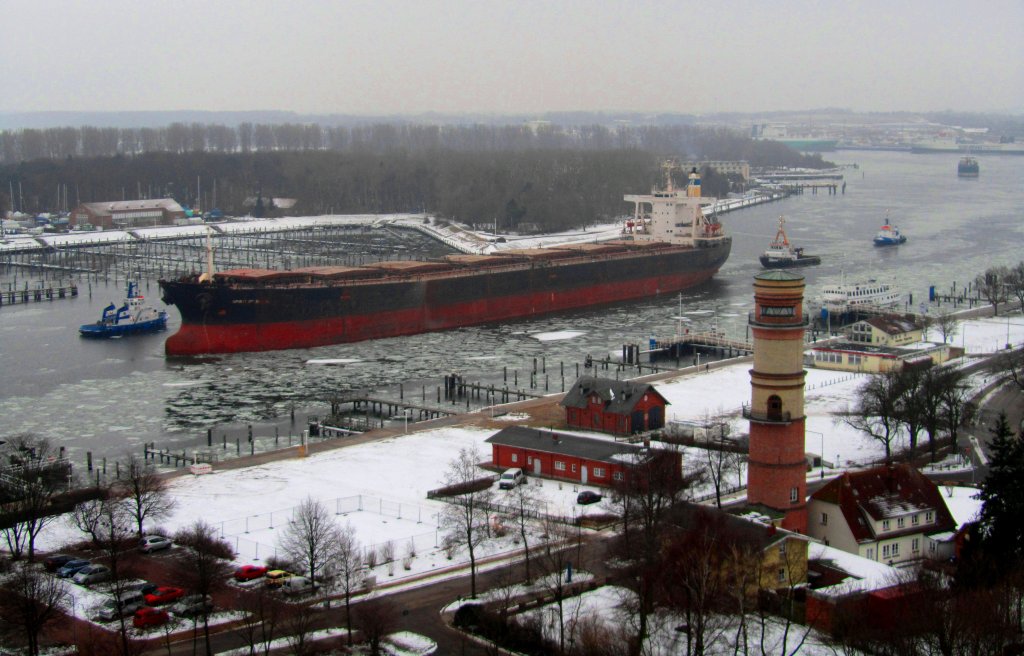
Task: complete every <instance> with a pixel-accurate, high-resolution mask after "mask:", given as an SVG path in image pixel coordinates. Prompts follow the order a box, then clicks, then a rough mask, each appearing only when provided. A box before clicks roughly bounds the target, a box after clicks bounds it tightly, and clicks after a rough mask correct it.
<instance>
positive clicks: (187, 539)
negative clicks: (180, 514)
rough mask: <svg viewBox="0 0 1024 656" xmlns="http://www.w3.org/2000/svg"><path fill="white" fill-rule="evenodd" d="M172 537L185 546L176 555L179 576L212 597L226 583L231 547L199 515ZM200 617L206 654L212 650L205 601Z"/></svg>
mask: <svg viewBox="0 0 1024 656" xmlns="http://www.w3.org/2000/svg"><path fill="white" fill-rule="evenodd" d="M174 541H175V542H177V543H178V544H179V545H181V546H182V547H184V552H185V553H184V555H182V556H181V557H180V558H179V561H178V569H179V575H180V577H181V580H182V581H183V582H184V583H185V585H186V586H187V587H188V589H190V590H191V591H192V592H194V593H195V594H198V595H201V596H202V597H203V598H204V599H205V598H206V597H211V598H212V597H213V595H214V594H216V593H217V592H218V591H219V590H222V589H223V588H224V586H225V581H226V580H227V577H228V576H229V575H230V573H231V566H230V564H229V562H228V561H226V560H224V557H230V556H231V555H232V554H231V549H230V547H229V546H228V545H227V544H226V543H224V542H222V541H221V540H220V539H218V537H217V529H215V528H214V527H213V526H211V525H210V524H207V523H206V522H205V521H203V520H202V519H197V520H195V521H194V522H192V523H191V524H190V525H188V526H187V527H185V528H184V529H182V530H180V531H178V533H177V534H175V536H174ZM199 617H201V618H202V620H203V639H204V643H205V645H206V654H207V656H210V655H211V654H212V653H213V650H212V648H211V646H210V613H209V609H208V608H206V606H205V605H204V606H203V608H202V610H201V611H200V614H199Z"/></svg>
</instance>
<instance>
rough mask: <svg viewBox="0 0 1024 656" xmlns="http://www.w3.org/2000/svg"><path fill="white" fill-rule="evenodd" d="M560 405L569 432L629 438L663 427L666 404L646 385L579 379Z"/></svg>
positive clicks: (600, 379)
mask: <svg viewBox="0 0 1024 656" xmlns="http://www.w3.org/2000/svg"><path fill="white" fill-rule="evenodd" d="M561 405H562V407H564V408H565V423H567V424H568V425H569V426H570V427H572V428H581V429H584V430H595V431H600V432H602V433H611V434H613V435H632V434H633V433H641V432H643V431H647V430H655V429H657V428H662V427H664V426H665V406H667V405H668V401H666V400H665V397H664V396H662V395H661V394H659V393H658V391H657V390H656V389H654V386H653V385H649V384H647V383H633V382H630V381H626V380H615V379H612V378H598V377H596V376H580V378H579V379H578V380H577V381H576V382H575V383H573V386H572V388H570V389H569V391H567V392H566V393H565V396H564V397H563V398H562V401H561Z"/></svg>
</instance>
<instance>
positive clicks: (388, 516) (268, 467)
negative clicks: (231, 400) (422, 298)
mask: <svg viewBox="0 0 1024 656" xmlns="http://www.w3.org/2000/svg"><path fill="white" fill-rule="evenodd" d="M1008 325H1009V326H1010V330H1011V338H1012V339H1024V324H1022V322H1021V320H1020V318H1019V317H1018V318H1015V319H1010V320H1007V319H1004V318H1000V319H993V320H984V319H982V320H971V321H966V322H964V323H963V325H962V330H964V331H965V332H964V334H965V337H964V341H965V343H966V344H968V346H969V349H970V348H976V349H981V348H983V347H984V345H986V344H993V345H995V343H996V340H997V338H999V337H1000V336H1001V337H1002V340H1003V341H1005V331H1006V330H1007V326H1008ZM1015 330H1016V331H1018V332H1014V331H1015ZM559 337H562V336H561V335H559ZM549 338H550V337H549ZM564 338H568V339H571V338H572V336H571V335H570V336H566V337H564ZM974 339H977V342H975V341H972V340H974ZM749 368H750V363H749V361H741V362H736V363H734V364H730V365H725V366H722V367H720V368H716V369H712V370H710V371H702V372H699V373H696V374H690V375H681V376H678V377H676V378H673V379H670V380H666V381H662V382H659V383H657V384H656V386H657V388H658V390H659V391H660V392H661V393H662V394H663V395H664V396H665V397H666V398H667V399H668V400H669V402H670V403H671V405H670V406H669V415H670V417H671V418H673V419H681V420H695V421H701V420H703V419H704V418H706V417H708V416H716V415H725V416H727V417H728V420H729V421H730V422H731V423H732V424H733V431H734V433H743V432H746V430H747V428H746V423H745V422H744V421H742V419H741V416H740V409H741V406H742V405H743V404H744V403H747V402H749V399H750V375H749ZM866 376H867V375H866V374H854V373H845V372H834V371H826V370H820V369H808V370H807V386H806V392H805V399H806V402H805V411H806V414H807V433H806V450H807V451H808V452H813V453H819V452H822V453H823V456H824V459H825V461H826V462H827V463H829V464H831V466H832V469H833V471H834V470H836V469H845V468H849V467H852V466H861V465H865V464H868V463H870V462H872V461H876V460H877V459H878V458H880V457H881V456H882V455H883V451H882V447H881V445H880V444H879V443H878V442H875V441H873V440H870V439H868V438H867V437H865V436H864V435H862V434H861V433H859V432H857V431H855V430H853V429H852V428H850V427H849V426H847V425H846V424H845V423H843V422H841V421H837V419H836V417H835V415H834V414H833V413H835V412H837V411H842V410H844V409H846V408H847V407H848V406H851V405H852V404H853V403H854V402H855V399H856V395H857V389H858V387H859V386H860V385H861V384H863V382H864V381H865V380H866ZM985 380H986V376H984V375H981V376H973V377H972V378H971V381H972V384H974V385H978V386H980V385H983V384H984V382H985ZM522 417H523V415H521V414H518V415H516V414H514V415H508V416H506V417H505V419H508V420H512V419H515V418H522ZM494 432H495V431H494V430H488V429H483V428H475V427H446V428H435V429H430V430H425V431H420V432H413V433H409V434H406V435H400V436H396V437H389V438H386V439H382V440H379V441H375V442H372V443H368V444H361V445H356V446H352V447H349V448H344V449H338V450H334V451H329V452H325V453H320V454H316V455H312V456H310V457H307V458H293V459H289V460H281V461H276V462H272V463H268V464H265V465H259V466H254V467H249V468H245V469H235V470H223V471H218V470H216V468H215V470H214V472H213V473H212V474H209V475H204V476H186V477H181V478H176V479H173V480H172V481H171V484H170V494H171V495H172V497H173V498H174V499H175V501H176V508H175V509H174V511H173V513H172V514H171V516H169V517H167V518H166V519H164V520H163V521H162V522H161V528H163V529H164V530H167V531H170V532H174V531H176V530H178V529H180V528H183V527H184V526H186V525H188V524H190V523H191V522H193V521H194V520H195V519H197V518H200V517H201V518H203V519H204V520H205V521H207V522H209V523H210V524H212V525H213V526H214V527H216V528H217V529H218V530H219V532H220V533H221V535H222V536H223V538H224V539H225V540H227V541H228V542H229V543H231V545H232V546H233V547H234V548H235V550H236V551H237V553H238V557H237V560H238V562H239V563H245V562H259V561H263V560H266V559H267V558H270V557H272V556H275V555H277V549H278V538H277V536H278V533H279V532H280V529H281V528H282V527H283V526H284V525H285V524H286V523H287V521H288V519H289V517H290V515H291V512H292V509H293V508H294V507H296V506H297V505H298V504H299V503H300V502H301V501H303V500H304V499H305V498H306V497H307V496H308V497H313V498H315V499H318V500H320V502H321V503H323V504H324V505H325V506H326V507H327V508H328V509H329V510H331V511H333V512H334V513H335V516H336V517H337V521H338V522H339V524H350V525H351V526H352V527H353V528H354V529H355V532H356V536H357V539H358V540H359V541H360V543H361V544H362V545H363V547H364V549H367V550H369V549H374V550H376V551H380V550H381V549H382V548H384V547H385V545H388V544H389V543H390V545H391V549H392V551H393V553H394V556H395V560H394V562H393V563H392V564H390V565H385V564H382V565H378V567H377V569H376V571H375V572H374V573H375V574H376V576H377V580H378V582H385V581H389V580H398V579H402V578H406V577H410V576H414V575H420V574H426V573H429V572H431V571H441V570H443V569H445V568H447V567H450V566H452V565H458V564H460V563H463V562H465V560H466V555H465V554H464V553H462V552H461V551H456V552H455V553H454V554H453V555H452V556H453V557H452V558H451V559H449V558H448V553H447V552H446V551H445V549H444V548H443V545H444V530H443V528H441V527H440V526H439V514H440V512H441V511H442V509H443V508H444V503H443V502H442V501H436V500H430V499H427V498H426V497H427V491H428V490H430V489H433V488H437V487H440V486H441V485H442V484H443V479H444V476H445V472H446V469H447V468H448V465H449V463H451V462H452V460H453V459H454V458H455V457H456V455H457V454H458V452H459V450H460V449H462V448H465V447H471V448H476V449H477V450H478V452H479V454H480V458H481V461H483V462H486V461H488V460H489V459H490V448H489V445H487V444H485V443H484V440H486V439H487V438H488V437H490V436H491V435H493V434H494ZM605 439H610V438H608V437H607V436H605ZM701 457H702V452H700V451H698V450H695V449H687V450H686V451H685V452H684V460H685V461H687V462H691V463H692V462H694V461H696V460H697V459H699V458H701ZM479 473H480V474H481V475H484V474H486V473H487V472H486V471H485V470H482V469H481V470H480V472H479ZM814 474H816V472H814V473H812V475H814ZM734 476H735V477H736V482H742V480H741V479H743V478H745V476H743V474H742V472H740V473H739V474H738V475H734ZM530 484H531V486H533V487H534V489H535V490H536V491H537V494H538V503H540V504H543V505H544V506H545V507H546V510H547V512H549V513H551V514H558V515H562V516H568V517H572V516H575V515H579V514H591V513H607V512H609V511H611V510H613V508H612V507H611V502H610V501H609V500H608V499H605V500H603V501H602V502H600V503H598V504H594V505H591V506H585V507H584V506H579V505H578V504H577V503H576V495H577V493H578V492H579V491H581V490H583V489H594V490H598V488H595V487H593V486H581V485H576V484H572V483H566V482H561V483H560V482H557V481H550V480H541V479H531V480H530ZM727 484H728V485H732V484H733V482H732V481H727ZM598 491H600V490H598ZM496 494H498V495H499V497H498V501H499V502H500V500H501V496H502V495H507V494H508V493H507V492H502V491H496ZM951 500H952V501H951V503H952V504H956V505H957V509H956V510H954V513H955V514H956V515H957V518H958V521H966V519H968V518H969V514H970V513H972V512H975V511H976V507H975V510H973V511H972V510H971V506H970V503H969V502H970V500H969V499H968V500H966V501H965V500H963V499H962V498H961V495H960V493H957V494H956V495H954V496H953V497H951ZM961 505H962V506H963V510H962V511H961V510H960V506H961ZM975 506H976V504H975ZM154 528H155V527H154ZM81 539H82V536H81V534H80V533H79V532H78V531H76V530H75V529H74V528H72V526H71V525H70V523H69V522H67V521H63V520H62V521H57V522H54V523H53V524H51V525H50V526H48V527H47V528H46V529H45V530H44V532H43V534H42V536H41V537H40V540H39V548H41V549H43V550H46V551H56V550H59V549H60V548H61V547H63V546H65V545H67V544H70V543H73V542H77V541H79V540H81ZM516 549H517V545H516V543H515V542H514V541H513V540H512V537H511V536H510V535H509V536H506V537H504V538H499V539H494V540H490V541H488V543H487V544H486V545H485V546H484V547H483V549H482V550H481V552H482V553H481V556H484V557H486V556H489V555H495V554H501V553H511V552H513V551H515V550H516ZM412 552H415V556H413V557H412V558H411V559H410V558H408V555H409V554H410V553H412ZM406 566H408V568H406Z"/></svg>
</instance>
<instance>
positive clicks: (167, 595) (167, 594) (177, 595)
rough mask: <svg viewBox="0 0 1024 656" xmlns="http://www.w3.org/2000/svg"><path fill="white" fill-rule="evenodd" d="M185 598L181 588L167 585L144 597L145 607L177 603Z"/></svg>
mask: <svg viewBox="0 0 1024 656" xmlns="http://www.w3.org/2000/svg"><path fill="white" fill-rule="evenodd" d="M184 596H185V590H183V589H182V588H175V587H173V586H169V585H162V586H160V587H159V588H157V589H156V590H154V591H152V592H150V593H149V594H148V595H146V605H147V606H159V605H160V604H169V603H171V602H172V601H177V600H179V599H181V598H182V597H184Z"/></svg>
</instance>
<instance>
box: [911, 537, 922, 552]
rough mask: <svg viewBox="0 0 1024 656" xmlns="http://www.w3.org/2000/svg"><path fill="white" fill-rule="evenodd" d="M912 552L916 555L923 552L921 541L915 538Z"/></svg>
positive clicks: (912, 543)
mask: <svg viewBox="0 0 1024 656" xmlns="http://www.w3.org/2000/svg"><path fill="white" fill-rule="evenodd" d="M910 550H911V551H913V552H914V553H917V552H919V551H921V540H920V539H918V538H914V541H913V542H911V543H910Z"/></svg>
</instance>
